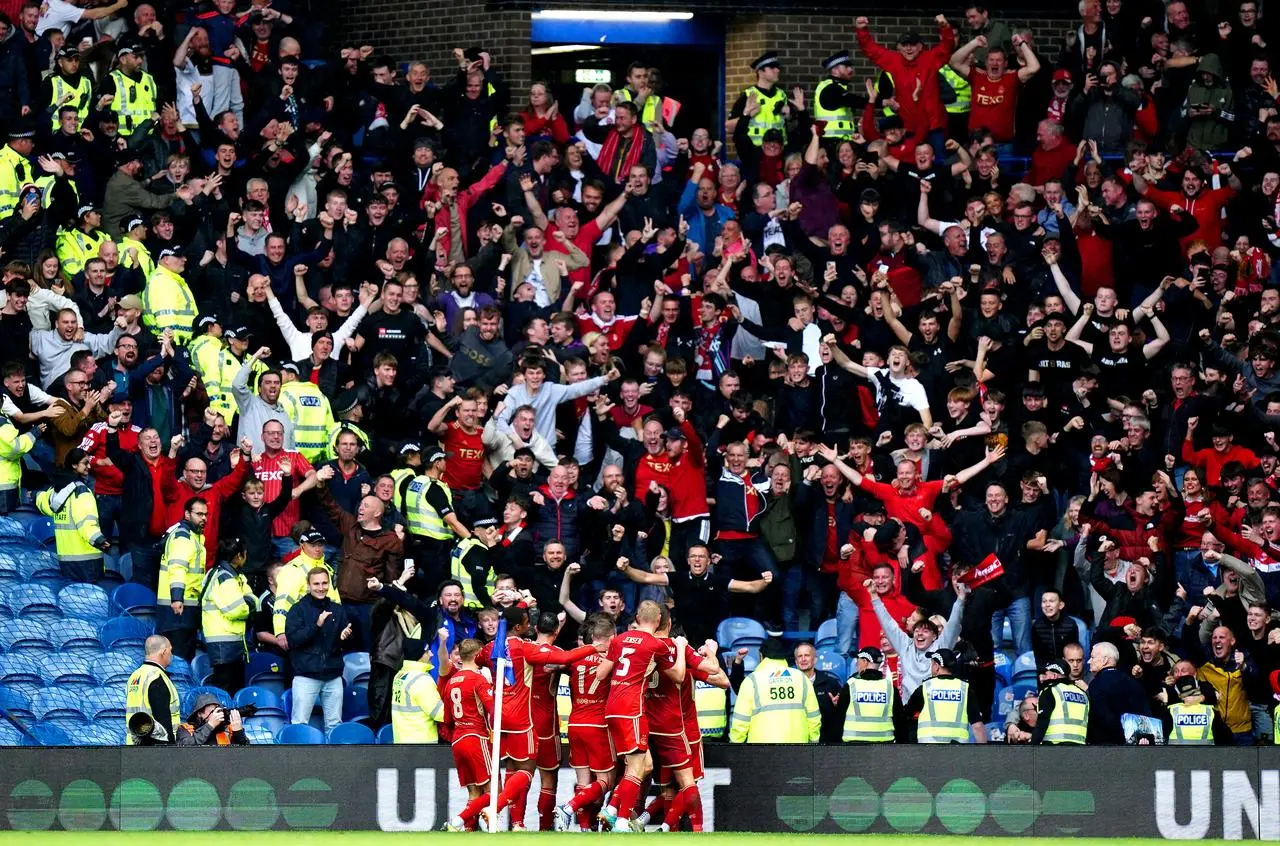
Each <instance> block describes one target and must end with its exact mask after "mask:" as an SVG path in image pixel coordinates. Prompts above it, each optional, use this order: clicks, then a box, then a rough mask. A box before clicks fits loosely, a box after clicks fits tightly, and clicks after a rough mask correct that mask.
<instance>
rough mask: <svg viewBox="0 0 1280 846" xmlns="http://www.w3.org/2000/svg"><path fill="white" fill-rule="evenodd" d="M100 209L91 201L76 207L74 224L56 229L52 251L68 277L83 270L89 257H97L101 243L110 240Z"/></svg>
mask: <svg viewBox="0 0 1280 846" xmlns="http://www.w3.org/2000/svg"><path fill="white" fill-rule="evenodd" d="M101 226H102V210H101V209H99V208H98V207H97V206H95V205H93V204H92V203H86V204H84V205H82V206H80V208H78V209H76V225H75V227H74V228H72V229H67V228H65V227H62V228H59V229H58V235H57V237H56V238H55V239H54V252H56V253H57V254H58V261H59V262H61V263H62V272H63V273H64V274H66V277H67V278H68V279H70V278H72V277H73V276H75V275H76V274H77V273H79V272H80V271H82V270H84V266H85V263H86V262H88V261H89V259H95V258H97V257H98V251H99V250H101V249H102V245H103V244H104V243H106V242H107V241H110V240H111V236H110V235H108V234H107V233H106V232H103V231H102V229H101V228H100V227H101Z"/></svg>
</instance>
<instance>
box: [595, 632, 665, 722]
mask: <svg viewBox="0 0 1280 846" xmlns="http://www.w3.org/2000/svg"><path fill="white" fill-rule="evenodd" d="M666 654H667V645H666V644H665V643H663V642H662V641H661V640H659V639H658V638H657V637H655V636H654V635H652V634H650V633H649V632H646V631H641V630H639V629H636V630H634V631H629V632H627V633H626V634H622V635H618V636H617V637H615V638H614V639H613V642H612V643H610V644H609V654H608V655H607V656H606V657H607V658H608V659H609V660H610V661H612V662H613V680H612V682H611V684H610V687H609V701H608V703H607V705H606V706H605V713H606V716H609V717H622V718H624V719H634V718H636V717H639V716H641V714H642V713H643V712H644V693H645V690H646V689H647V687H648V684H649V673H650V672H652V670H653V668H654V664H655V663H656V661H657V659H658V658H660V657H662V656H665V655H666ZM668 666H670V665H668Z"/></svg>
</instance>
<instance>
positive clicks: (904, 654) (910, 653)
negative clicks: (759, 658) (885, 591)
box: [871, 593, 965, 703]
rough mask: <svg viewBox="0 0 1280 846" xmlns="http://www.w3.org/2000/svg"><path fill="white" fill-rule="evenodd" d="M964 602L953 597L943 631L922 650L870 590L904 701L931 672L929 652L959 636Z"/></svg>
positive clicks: (953, 640) (947, 644)
mask: <svg viewBox="0 0 1280 846" xmlns="http://www.w3.org/2000/svg"><path fill="white" fill-rule="evenodd" d="M964 603H965V600H964V599H957V600H956V602H955V604H954V605H952V606H951V616H950V617H948V618H947V625H946V626H945V627H944V628H943V629H942V634H940V635H938V638H937V640H935V641H934V642H933V643H931V644H929V648H928V649H927V650H925V651H923V652H921V651H920V650H919V649H916V644H915V641H914V640H913V639H912V637H911V635H909V634H907V633H906V632H904V631H903V630H902V628H901V626H899V625H898V621H897V620H895V619H893V615H892V614H890V613H889V611H888V609H887V608H885V607H884V602H882V601H881V600H880V597H879V596H878V595H876V594H875V593H872V594H871V607H872V608H873V609H875V612H876V619H878V620H879V621H880V627H881V628H882V629H884V636H885V637H886V638H887V639H888V641H889V643H890V644H891V645H892V646H893V651H894V652H897V653H898V675H900V676H901V677H902V701H903V702H904V703H905V702H907V701H909V700H910V699H911V694H913V693H915V692H916V688H918V687H919V686H920V685H922V684H924V680H925V679H927V678H929V676H930V674H931V670H930V667H929V653H930V652H935V651H937V650H939V649H950V648H951V647H953V646H955V645H956V641H957V640H959V639H960V618H961V617H963V616H964Z"/></svg>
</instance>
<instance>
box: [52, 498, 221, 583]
mask: <svg viewBox="0 0 1280 846" xmlns="http://www.w3.org/2000/svg"><path fill="white" fill-rule="evenodd" d="M53 496H54V491H53V490H52V489H49V490H45V491H41V492H40V494H39V495H37V496H36V508H37V509H38V510H39V511H40V513H41V514H44V515H45V516H47V517H52V518H53V538H54V542H55V543H56V545H57V548H58V560H59V561H61V562H88V563H93V562H99V561H101V560H102V550H101V549H99V548H98V547H97V546H96V545H95V544H96V543H101V542H102V540H103V535H102V530H101V528H99V526H98V500H97V499H95V498H94V496H93V491H91V490H89V487H88V486H87V485H85V484H82V483H80V482H76V483H75V490H74V492H73V493H72V494H71V495H70V496H68V497H67V498H66V500H65V501H64V502H63V503H62V508H60V509H58V510H57V511H54V510H53ZM202 563H203V562H202Z"/></svg>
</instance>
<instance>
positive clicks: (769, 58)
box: [751, 50, 782, 71]
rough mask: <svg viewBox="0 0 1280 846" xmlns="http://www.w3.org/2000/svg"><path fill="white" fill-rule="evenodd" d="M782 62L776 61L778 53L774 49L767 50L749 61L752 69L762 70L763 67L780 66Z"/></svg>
mask: <svg viewBox="0 0 1280 846" xmlns="http://www.w3.org/2000/svg"><path fill="white" fill-rule="evenodd" d="M781 67H782V63H781V62H779V61H778V53H777V51H776V50H769V51H768V52H766V53H761V54H760V56H759V58H757V59H756V60H755V61H754V62H752V63H751V69H752V70H753V71H759V70H764V69H765V68H781Z"/></svg>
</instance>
